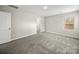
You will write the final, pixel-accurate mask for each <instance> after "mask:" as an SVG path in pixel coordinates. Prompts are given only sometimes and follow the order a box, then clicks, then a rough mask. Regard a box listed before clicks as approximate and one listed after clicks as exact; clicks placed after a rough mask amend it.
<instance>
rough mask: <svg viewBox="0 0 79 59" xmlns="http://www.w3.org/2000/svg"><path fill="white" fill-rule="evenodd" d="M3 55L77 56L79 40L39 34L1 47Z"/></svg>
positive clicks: (0, 50) (0, 51)
mask: <svg viewBox="0 0 79 59" xmlns="http://www.w3.org/2000/svg"><path fill="white" fill-rule="evenodd" d="M0 53H2V54H77V53H79V40H78V39H75V38H71V37H66V36H61V35H57V34H52V33H47V32H43V33H39V34H35V35H31V36H28V37H24V38H21V39H17V40H14V41H11V42H8V43H5V44H1V45H0Z"/></svg>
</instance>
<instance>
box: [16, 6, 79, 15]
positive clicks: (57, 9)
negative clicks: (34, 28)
mask: <svg viewBox="0 0 79 59" xmlns="http://www.w3.org/2000/svg"><path fill="white" fill-rule="evenodd" d="M16 6H18V7H19V8H20V9H22V10H24V11H29V12H32V13H34V14H37V15H40V16H51V15H56V14H61V13H66V12H72V11H76V10H79V5H47V7H48V9H47V10H44V9H43V7H44V5H16Z"/></svg>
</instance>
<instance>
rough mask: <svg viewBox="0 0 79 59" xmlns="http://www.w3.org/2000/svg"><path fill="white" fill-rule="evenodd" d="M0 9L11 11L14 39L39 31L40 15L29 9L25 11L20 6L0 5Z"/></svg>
mask: <svg viewBox="0 0 79 59" xmlns="http://www.w3.org/2000/svg"><path fill="white" fill-rule="evenodd" d="M0 10H1V11H5V12H10V13H11V16H12V17H11V18H12V19H11V28H12V29H11V30H12V32H11V34H12V35H11V37H12V39H15V38H21V37H25V36H29V35H32V34H36V33H37V18H38V17H40V16H37V15H35V14H32V13H30V12H27V11H23V10H22V9H19V8H18V9H14V8H10V7H8V6H0ZM40 18H41V17H40ZM40 23H41V22H40ZM40 28H42V29H41V31H44V30H43V27H40Z"/></svg>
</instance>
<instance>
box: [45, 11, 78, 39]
mask: <svg viewBox="0 0 79 59" xmlns="http://www.w3.org/2000/svg"><path fill="white" fill-rule="evenodd" d="M71 16H74V19H75V25H74V29H73V30H67V29H64V20H65V18H66V17H71ZM45 19H46V31H47V32H51V33H57V34H61V35H66V36H72V37H76V38H79V12H78V11H76V12H71V13H65V14H60V15H55V16H49V17H46V18H45Z"/></svg>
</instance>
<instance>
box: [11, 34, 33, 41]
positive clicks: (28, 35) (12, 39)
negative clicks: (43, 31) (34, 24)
mask: <svg viewBox="0 0 79 59" xmlns="http://www.w3.org/2000/svg"><path fill="white" fill-rule="evenodd" d="M31 35H34V34H31ZM31 35H27V36H21V37H17V38H13V39H12V40H17V39H21V38H24V37H28V36H31Z"/></svg>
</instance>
